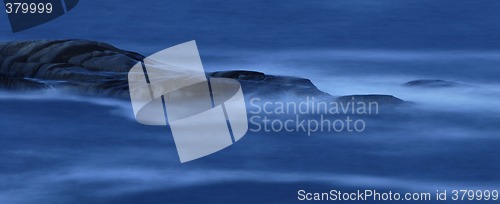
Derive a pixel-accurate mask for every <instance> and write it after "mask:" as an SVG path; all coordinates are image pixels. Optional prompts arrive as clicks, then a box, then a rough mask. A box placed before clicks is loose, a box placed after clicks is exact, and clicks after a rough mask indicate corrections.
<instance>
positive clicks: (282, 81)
mask: <svg viewBox="0 0 500 204" xmlns="http://www.w3.org/2000/svg"><path fill="white" fill-rule="evenodd" d="M143 59H144V56H142V55H140V54H137V53H134V52H130V51H125V50H121V49H118V48H116V47H113V46H111V45H109V44H106V43H100V42H94V41H87V40H37V41H21V42H7V43H0V88H3V89H10V90H26V89H31V90H33V89H44V88H57V89H60V90H68V91H70V92H76V93H79V94H86V95H97V96H112V97H120V98H129V97H130V94H129V90H128V72H129V70H130V69H131V68H132V66H134V65H135V64H137V63H138V62H139V61H141V60H143ZM207 76H208V77H223V78H232V79H236V80H238V81H239V82H240V83H241V85H242V88H243V91H244V93H245V95H247V96H252V95H256V96H259V97H268V98H271V99H272V98H275V99H283V98H286V97H307V96H308V97H315V98H316V99H319V100H322V99H323V100H336V99H335V97H332V96H330V95H329V94H327V93H324V92H322V91H320V90H319V89H318V88H317V87H316V86H315V85H314V84H313V83H312V82H311V81H310V80H309V79H304V78H298V77H288V76H273V75H266V74H264V73H261V72H254V71H243V70H233V71H219V72H211V73H207ZM352 97H353V96H345V97H340V98H338V99H337V100H340V101H342V100H344V99H347V98H348V99H349V100H350V99H351V98H352ZM355 98H356V99H360V100H376V101H380V102H384V103H390V104H398V103H400V102H402V100H401V99H397V98H396V97H392V96H391V97H389V96H383V95H365V96H362V95H356V96H355Z"/></svg>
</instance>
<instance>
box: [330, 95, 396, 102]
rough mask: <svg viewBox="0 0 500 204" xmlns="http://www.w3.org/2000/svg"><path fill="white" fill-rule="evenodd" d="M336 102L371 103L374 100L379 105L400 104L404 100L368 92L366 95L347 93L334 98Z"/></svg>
mask: <svg viewBox="0 0 500 204" xmlns="http://www.w3.org/2000/svg"><path fill="white" fill-rule="evenodd" d="M336 101H337V102H342V103H347V102H363V103H367V104H368V103H371V102H376V103H378V104H379V105H400V104H404V103H405V101H403V100H401V99H399V98H397V97H394V96H392V95H382V94H368V95H348V96H341V97H339V98H337V99H336Z"/></svg>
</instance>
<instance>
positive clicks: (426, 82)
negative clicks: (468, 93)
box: [403, 79, 466, 88]
mask: <svg viewBox="0 0 500 204" xmlns="http://www.w3.org/2000/svg"><path fill="white" fill-rule="evenodd" d="M403 85H404V86H408V87H427V88H441V87H458V86H466V85H465V84H460V83H457V82H453V81H445V80H440V79H420V80H414V81H409V82H406V83H404V84H403Z"/></svg>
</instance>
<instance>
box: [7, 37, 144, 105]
mask: <svg viewBox="0 0 500 204" xmlns="http://www.w3.org/2000/svg"><path fill="white" fill-rule="evenodd" d="M143 58H144V57H143V56H142V55H139V54H137V53H133V52H128V51H124V50H120V49H118V48H115V47H113V46H111V45H109V44H106V43H100V42H94V41H87V40H56V41H48V40H38V41H22V42H8V43H1V44H0V73H1V74H2V76H3V78H2V80H1V81H0V87H3V88H9V89H17V88H19V87H23V88H27V87H30V88H45V87H57V88H61V89H71V91H77V92H79V93H83V94H90V95H107V96H118V97H128V93H127V92H128V84H127V72H128V70H129V69H130V68H131V67H132V66H133V65H134V64H136V63H137V62H138V61H140V60H142V59H143ZM34 81H37V82H38V83H40V84H43V86H42V85H39V86H36V85H34V84H33V82H34Z"/></svg>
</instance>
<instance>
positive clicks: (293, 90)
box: [207, 70, 331, 98]
mask: <svg viewBox="0 0 500 204" xmlns="http://www.w3.org/2000/svg"><path fill="white" fill-rule="evenodd" d="M207 76H208V77H223V78H232V79H236V80H238V81H239V82H240V83H241V86H242V88H243V91H244V92H245V93H258V95H259V96H263V97H268V98H274V97H276V98H280V97H283V96H293V97H307V96H309V97H311V96H314V97H317V98H325V97H331V96H330V95H329V94H327V93H325V92H322V91H320V90H319V89H318V88H317V87H316V86H315V85H314V84H313V83H312V82H311V81H310V80H309V79H304V78H298V77H289V76H274V75H266V74H264V73H261V72H254V71H243V70H232V71H219V72H211V73H207Z"/></svg>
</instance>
